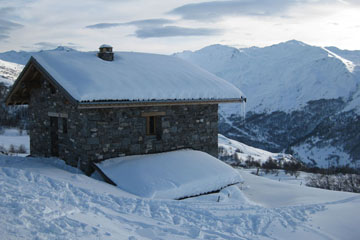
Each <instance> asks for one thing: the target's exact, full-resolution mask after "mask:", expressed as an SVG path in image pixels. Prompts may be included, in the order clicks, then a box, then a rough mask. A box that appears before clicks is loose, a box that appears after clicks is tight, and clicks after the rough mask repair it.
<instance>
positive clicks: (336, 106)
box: [174, 40, 360, 167]
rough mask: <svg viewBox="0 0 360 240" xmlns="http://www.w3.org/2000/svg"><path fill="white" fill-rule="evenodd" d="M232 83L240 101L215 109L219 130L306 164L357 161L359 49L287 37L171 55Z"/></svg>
mask: <svg viewBox="0 0 360 240" xmlns="http://www.w3.org/2000/svg"><path fill="white" fill-rule="evenodd" d="M174 55H175V56H177V57H180V58H183V59H186V60H188V61H190V62H191V63H193V64H196V65H198V66H200V67H202V68H204V69H206V70H208V71H210V72H212V73H213V74H215V75H217V76H220V77H222V78H224V79H226V80H228V81H229V82H231V83H233V84H234V85H236V86H237V87H239V88H240V89H241V90H242V91H243V92H244V93H245V95H246V96H247V100H248V101H247V103H246V118H244V117H245V116H244V114H243V111H244V108H245V106H239V104H237V105H236V104H233V105H224V106H221V107H220V119H221V120H220V132H221V133H222V134H224V135H225V136H228V137H231V138H233V139H236V140H238V141H240V142H243V143H246V144H248V145H251V146H255V147H258V148H262V149H266V150H269V151H273V152H279V151H283V152H287V153H292V154H293V155H294V156H295V157H297V158H298V159H300V160H302V161H303V162H305V163H308V164H312V165H317V166H321V167H328V166H329V165H338V164H341V165H346V164H350V165H351V164H355V163H356V160H359V159H360V132H359V129H360V121H359V119H360V118H359V114H360V108H359V104H360V89H359V86H360V85H359V83H360V51H347V50H341V49H338V48H336V47H325V48H324V47H316V46H311V45H308V44H305V43H303V42H299V41H296V40H291V41H288V42H284V43H279V44H276V45H272V46H269V47H264V48H258V47H251V48H241V49H237V48H233V47H229V46H223V45H212V46H208V47H205V48H203V49H200V50H198V51H194V52H192V51H184V52H181V53H176V54H174Z"/></svg>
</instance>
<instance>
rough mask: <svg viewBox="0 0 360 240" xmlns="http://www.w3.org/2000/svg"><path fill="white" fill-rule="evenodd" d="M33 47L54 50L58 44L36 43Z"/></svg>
mask: <svg viewBox="0 0 360 240" xmlns="http://www.w3.org/2000/svg"><path fill="white" fill-rule="evenodd" d="M34 45H36V46H38V47H40V48H41V49H52V48H56V47H57V46H59V45H60V44H58V43H52V42H37V43H35V44H34Z"/></svg>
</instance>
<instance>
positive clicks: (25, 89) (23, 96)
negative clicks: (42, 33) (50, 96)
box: [5, 57, 78, 105]
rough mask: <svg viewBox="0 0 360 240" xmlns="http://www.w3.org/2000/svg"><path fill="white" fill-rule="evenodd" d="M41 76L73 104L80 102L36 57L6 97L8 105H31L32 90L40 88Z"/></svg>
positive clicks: (32, 58)
mask: <svg viewBox="0 0 360 240" xmlns="http://www.w3.org/2000/svg"><path fill="white" fill-rule="evenodd" d="M40 74H41V75H42V76H43V77H44V78H45V79H46V80H48V81H49V82H50V84H52V86H53V87H55V88H57V89H58V90H60V92H62V93H63V94H64V96H65V97H66V98H67V99H68V100H69V101H70V102H71V103H74V104H77V102H78V101H77V100H75V99H74V98H73V97H72V96H71V95H70V94H69V93H68V92H67V91H66V90H65V89H64V88H63V87H62V86H61V85H60V84H59V83H58V82H57V81H56V80H55V79H54V78H53V77H52V76H51V75H50V74H49V73H48V72H47V71H46V70H45V69H44V68H43V67H42V66H41V65H40V64H39V63H38V62H37V61H36V59H35V58H34V57H31V58H30V60H29V61H28V62H27V64H26V66H25V67H24V69H23V70H22V72H21V73H20V75H19V77H18V78H17V79H16V81H15V82H14V84H13V86H12V87H11V89H10V91H9V93H8V95H7V96H6V98H5V103H6V105H22V104H29V97H30V96H29V94H30V89H32V88H36V87H40V85H39V77H40Z"/></svg>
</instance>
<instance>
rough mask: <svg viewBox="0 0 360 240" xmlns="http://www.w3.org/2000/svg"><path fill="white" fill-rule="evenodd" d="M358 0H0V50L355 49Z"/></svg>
mask: <svg viewBox="0 0 360 240" xmlns="http://www.w3.org/2000/svg"><path fill="white" fill-rule="evenodd" d="M359 13H360V0H213V1H209V0H199V1H194V0H156V1H155V0H153V1H150V0H61V1H56V0H0V52H4V51H9V50H25V51H33V50H40V49H52V48H55V47H56V46H59V45H61V46H68V47H71V48H75V49H77V50H80V51H96V50H97V49H98V47H99V46H100V45H101V44H103V43H106V44H110V45H112V46H113V47H114V50H115V51H137V52H152V53H163V54H171V53H174V52H181V51H183V50H197V49H200V48H202V47H205V46H208V45H211V44H223V45H229V46H233V47H237V48H245V47H251V46H258V47H264V46H270V45H272V44H276V43H279V42H284V41H288V40H292V39H296V40H299V41H302V42H305V43H307V44H310V45H316V46H336V47H339V48H341V49H349V50H358V49H360V14H359Z"/></svg>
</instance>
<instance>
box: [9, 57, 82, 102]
mask: <svg viewBox="0 0 360 240" xmlns="http://www.w3.org/2000/svg"><path fill="white" fill-rule="evenodd" d="M31 66H34V67H35V68H36V70H38V71H39V72H40V73H41V74H42V75H43V76H44V77H45V78H46V79H47V80H49V81H50V82H51V83H52V84H53V85H55V86H56V87H57V88H58V89H59V90H60V91H62V92H63V93H64V95H65V97H66V98H67V99H68V100H69V101H70V102H71V103H73V104H77V103H78V101H77V100H76V99H75V98H74V97H73V96H71V95H70V93H68V92H67V91H66V90H65V89H64V88H63V87H62V86H61V85H60V84H59V83H58V82H57V81H56V80H55V79H54V78H53V77H52V76H51V75H50V74H49V73H48V72H47V71H46V69H45V68H44V67H43V66H41V64H40V63H38V61H36V59H35V58H34V57H33V56H31V57H30V59H29V61H28V62H27V63H26V65H25V67H24V69H23V70H22V71H21V73H20V75H19V76H18V78H17V79H16V81H15V82H14V84H13V86H12V87H11V89H10V91H9V93H8V94H7V96H6V98H5V104H6V105H7V106H8V105H12V104H11V103H10V99H11V97H12V95H13V94H14V93H15V92H16V90H17V88H18V86H19V84H20V83H21V82H22V81H23V79H24V75H25V74H26V72H27V71H28V70H29V69H30V67H31Z"/></svg>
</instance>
